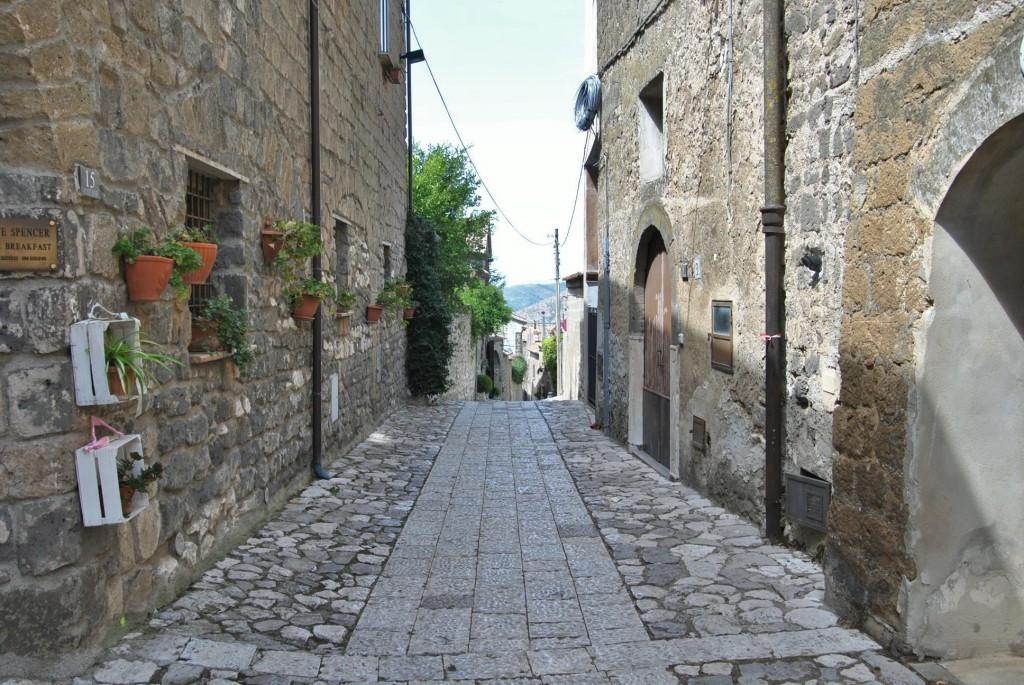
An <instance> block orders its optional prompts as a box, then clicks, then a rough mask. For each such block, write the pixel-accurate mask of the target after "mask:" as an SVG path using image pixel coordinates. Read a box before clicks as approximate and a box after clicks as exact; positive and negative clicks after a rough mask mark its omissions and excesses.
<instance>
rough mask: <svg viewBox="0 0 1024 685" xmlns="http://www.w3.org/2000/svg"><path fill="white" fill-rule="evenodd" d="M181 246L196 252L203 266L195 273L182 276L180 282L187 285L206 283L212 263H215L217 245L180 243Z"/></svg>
mask: <svg viewBox="0 0 1024 685" xmlns="http://www.w3.org/2000/svg"><path fill="white" fill-rule="evenodd" d="M182 245H184V246H185V247H190V248H192V249H193V250H195V251H196V252H198V253H199V256H200V257H202V258H203V265H202V266H201V267H200V268H198V269H196V270H195V271H190V272H188V273H187V274H182V275H181V280H182V281H184V282H185V283H186V284H187V285H202V284H203V283H206V279H207V278H209V276H210V272H211V271H213V263H214V262H215V261H217V244H216V243H182Z"/></svg>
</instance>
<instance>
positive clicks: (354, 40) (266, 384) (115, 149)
mask: <svg viewBox="0 0 1024 685" xmlns="http://www.w3.org/2000/svg"><path fill="white" fill-rule="evenodd" d="M316 5H317V4H316V3H309V4H307V3H304V2H286V3H259V2H250V1H248V0H236V1H232V2H227V1H223V2H207V1H205V0H183V1H181V2H174V3H164V2H155V1H154V0H137V1H133V2H126V1H121V0H115V1H113V2H109V3H106V2H105V3H72V2H64V1H62V0H16V1H15V2H11V3H5V4H4V5H3V7H0V64H2V68H0V102H2V106H0V111H2V115H0V117H2V126H0V227H2V228H3V229H4V230H6V233H4V236H5V238H6V239H7V240H6V243H5V244H0V466H2V468H0V664H2V665H0V675H13V674H24V673H26V672H33V671H39V672H42V671H53V670H54V669H55V668H65V669H73V668H74V666H75V663H74V662H75V657H76V656H83V657H84V655H86V654H87V653H88V651H89V649H90V648H93V647H96V646H97V645H98V644H99V642H100V641H101V640H102V639H104V638H105V637H107V636H109V635H110V634H111V632H112V631H116V630H118V629H119V627H118V626H119V623H121V618H122V617H123V616H128V617H131V616H133V615H136V614H141V613H143V612H145V611H147V610H149V609H151V608H152V607H154V606H156V605H158V604H159V603H160V602H161V601H162V600H163V599H165V598H167V597H169V596H170V593H172V592H173V591H174V590H175V589H176V588H179V587H181V586H182V585H183V584H185V583H187V582H188V581H189V580H190V579H191V578H193V577H195V576H196V575H197V573H198V572H199V571H200V570H201V569H202V568H203V566H204V564H207V563H208V562H209V560H211V559H213V558H215V556H216V554H217V552H218V548H220V547H222V546H223V545H225V544H228V543H230V542H231V541H232V540H233V539H237V538H238V537H239V536H241V535H245V534H246V533H247V532H248V531H250V530H251V529H252V527H253V526H254V525H255V524H256V523H258V522H259V520H260V519H261V518H262V517H263V516H264V515H265V514H266V513H267V511H268V508H270V507H273V506H275V505H276V504H279V503H281V502H283V501H284V499H286V498H287V497H288V496H289V495H290V494H291V493H292V492H294V491H295V489H296V488H297V487H299V486H300V485H301V484H302V483H303V482H304V481H307V480H308V479H309V478H310V472H311V467H310V465H311V460H315V459H317V458H319V457H320V455H319V454H316V451H317V449H318V447H319V449H320V451H322V452H324V453H327V454H328V455H329V454H330V453H331V452H333V451H335V450H339V449H344V448H345V447H346V446H347V445H350V444H353V443H355V442H356V441H357V440H359V439H361V438H363V437H364V436H365V435H366V434H367V433H368V432H369V431H370V430H371V429H372V427H373V426H376V425H377V424H378V422H379V421H380V420H381V419H382V418H383V417H384V416H385V415H387V414H388V413H390V412H391V411H392V409H393V408H394V407H395V406H396V404H397V403H398V402H400V401H403V399H404V397H405V395H406V392H407V391H406V382H405V377H404V373H405V371H404V369H405V364H404V356H405V332H404V329H403V328H402V327H401V326H400V325H399V323H398V318H399V317H385V319H384V320H383V321H381V322H380V323H378V324H369V323H366V322H365V318H364V316H363V314H362V312H363V308H364V307H365V305H366V304H367V303H372V302H373V301H374V298H375V296H376V294H377V292H379V290H380V288H381V285H382V283H383V282H384V280H385V279H388V278H391V277H394V276H397V275H400V274H402V273H404V271H405V258H404V243H403V240H404V238H403V235H404V224H405V215H406V204H405V203H406V164H405V151H406V145H405V141H406V131H405V88H404V86H403V85H400V84H396V83H393V82H392V81H393V80H400V79H401V75H400V74H395V73H393V72H392V73H390V74H389V73H388V67H394V66H398V65H400V61H399V55H400V54H401V53H402V51H403V50H402V46H403V43H404V39H403V19H402V14H401V3H399V2H397V1H394V0H392V2H390V3H389V2H388V1H387V0H380V2H379V3H365V2H337V3H326V4H324V3H321V4H320V8H319V9H316ZM317 15H318V16H317ZM314 38H318V40H319V48H318V49H316V47H315V46H316V41H315V40H314ZM317 61H318V62H319V71H318V72H317V73H318V80H319V85H318V87H317V86H314V85H312V84H311V73H312V69H311V64H316V63H317ZM388 76H390V77H391V79H390V80H389V78H388ZM314 92H315V93H316V94H317V96H318V97H317V98H312V97H311V93H314ZM316 100H319V116H318V115H317V111H316V109H315V108H314V105H315V104H316ZM317 133H318V135H319V146H315V145H314V141H315V140H316V134H317ZM314 149H316V150H317V151H318V152H319V154H318V155H314V154H313V150H314ZM318 158H319V166H318V165H317V164H316V162H317V159H318ZM318 181H319V183H317V182H318ZM315 198H320V199H319V202H317V201H316V200H315ZM315 205H318V206H315ZM318 217H319V218H318ZM279 219H284V220H291V219H299V220H301V219H306V220H310V219H313V220H317V219H318V220H319V223H320V225H321V227H322V236H323V238H324V243H325V250H324V255H323V259H322V267H323V276H324V278H325V279H326V280H327V281H329V282H331V283H332V284H335V285H336V286H337V287H339V288H346V289H348V290H351V291H353V292H354V293H355V294H356V296H357V304H356V309H355V313H353V314H352V315H351V317H349V318H348V319H344V318H340V319H336V318H335V314H334V313H333V312H326V313H322V315H321V319H320V322H319V323H314V324H308V323H296V322H295V321H293V320H292V317H291V310H290V304H289V303H288V302H286V301H285V298H284V297H283V296H282V282H281V278H280V274H279V273H278V271H277V270H276V269H275V267H274V266H272V265H268V264H266V263H265V262H264V258H263V256H262V254H261V250H260V233H261V230H262V229H264V228H267V227H269V226H270V225H271V224H273V223H274V222H275V221H276V220H279ZM186 221H189V222H200V223H210V224H212V225H213V226H214V230H215V232H216V234H217V235H218V236H219V238H220V248H219V254H218V257H217V260H216V265H215V268H214V270H213V273H212V275H211V277H210V279H209V287H208V292H207V296H209V295H210V294H213V293H228V294H230V295H231V296H232V297H233V298H234V301H235V303H236V304H238V305H241V306H242V307H244V309H245V311H246V314H247V319H248V322H249V325H250V327H251V331H250V339H251V341H252V343H253V344H254V345H255V347H256V350H257V352H258V356H257V359H256V362H255V363H254V364H253V365H252V368H251V369H250V372H249V374H248V375H246V376H244V377H243V376H241V375H240V374H239V372H238V369H237V368H236V367H235V366H234V364H233V363H232V362H231V360H230V359H227V358H224V355H192V354H189V353H188V352H187V351H186V346H187V344H188V342H189V336H190V333H189V329H190V326H189V323H190V311H189V307H188V305H187V304H186V303H185V302H183V301H179V300H176V299H174V298H173V297H172V295H171V293H170V291H169V290H168V291H166V292H165V293H164V294H163V296H162V299H161V300H159V301H156V302H151V303H137V302H131V301H128V300H127V296H126V288H125V283H124V280H123V278H122V274H121V265H120V264H119V261H118V260H116V259H115V257H114V256H113V255H112V253H111V245H112V244H113V242H114V240H115V239H116V238H117V237H118V235H123V234H124V233H126V232H128V231H130V230H133V229H135V228H138V227H140V226H149V227H152V229H153V230H154V231H155V233H156V234H157V235H159V236H163V235H166V234H167V232H168V231H169V230H171V228H172V227H174V226H180V225H182V224H184V223H185V222H186ZM38 226H43V227H46V226H49V232H48V233H47V232H46V230H44V231H43V232H44V233H45V234H46V235H43V234H40V236H41V237H38V240H39V241H40V244H42V246H43V247H42V249H43V250H44V252H45V254H46V255H47V259H45V260H44V262H43V263H41V264H31V263H29V264H26V263H25V258H24V257H25V250H24V249H21V248H19V247H18V245H16V244H14V243H16V242H18V241H13V242H12V241H11V240H10V238H11V236H13V235H15V234H16V232H19V231H22V230H23V229H25V228H26V227H28V228H34V227H38ZM211 291H212V292H211ZM193 295H195V293H193ZM95 304H99V305H102V307H103V308H105V309H106V310H109V311H111V312H115V313H117V312H126V313H127V314H128V315H130V316H131V317H137V318H138V319H139V320H140V322H141V335H142V337H143V338H145V339H147V340H152V341H155V342H157V343H161V344H163V345H164V346H165V351H167V352H168V353H169V354H171V355H173V356H174V357H176V358H177V359H178V360H180V361H181V362H183V366H182V367H180V368H178V367H174V368H173V369H172V371H171V372H168V373H164V374H161V375H162V379H161V380H163V381H164V382H162V383H161V384H160V385H159V386H158V387H154V388H151V389H150V392H148V393H147V394H146V396H145V398H144V402H143V404H142V408H141V412H140V413H138V414H136V411H135V409H136V407H135V403H134V402H131V403H122V404H114V405H106V406H78V404H77V400H78V399H79V396H78V394H77V393H76V388H75V384H74V382H73V373H72V358H71V355H70V354H69V327H70V326H71V325H72V324H73V323H75V322H78V321H82V320H85V319H86V318H87V317H88V315H89V312H90V310H92V309H93V305H95ZM318 329H319V334H320V337H322V345H319V347H320V348H321V349H322V355H321V359H320V370H319V377H318V378H314V373H316V369H317V366H316V365H315V364H314V355H313V349H314V348H315V347H317V346H318V343H317V342H316V337H317V336H316V334H317V332H318ZM321 389H322V393H321V394H322V398H323V400H322V403H321V402H319V401H314V397H317V400H319V396H321V395H318V394H317V391H318V390H321ZM318 404H319V405H320V410H321V411H320V416H319V417H316V418H318V419H320V421H319V423H320V424H322V426H321V430H320V434H319V435H314V433H313V426H314V425H316V423H317V422H314V416H313V408H314V407H315V406H317V405H318ZM92 415H95V416H99V417H101V418H103V419H104V420H105V421H106V422H107V423H109V424H111V425H113V426H115V427H117V428H119V429H121V430H123V431H125V432H128V433H135V434H138V435H139V436H140V439H141V446H142V450H143V453H144V456H145V459H146V462H147V463H153V462H159V463H161V464H162V465H163V467H164V475H163V477H162V478H161V480H160V481H159V484H158V485H157V486H156V487H155V488H153V490H152V493H151V495H152V497H151V500H150V502H149V505H148V506H147V507H146V508H145V509H144V510H142V512H141V513H139V514H138V515H137V516H135V517H134V518H132V519H131V520H130V521H129V522H127V523H123V524H120V525H101V526H95V527H91V526H90V527H84V526H83V524H82V513H81V511H80V505H79V492H78V490H79V489H78V483H77V481H76V474H75V450H76V448H79V447H82V446H83V445H84V444H86V443H87V442H89V436H88V426H89V421H90V416H92ZM318 443H319V445H318ZM324 463H327V461H326V459H325V462H324ZM54 654H61V655H63V658H62V659H61V660H54V659H52V658H51V657H52V655H54Z"/></svg>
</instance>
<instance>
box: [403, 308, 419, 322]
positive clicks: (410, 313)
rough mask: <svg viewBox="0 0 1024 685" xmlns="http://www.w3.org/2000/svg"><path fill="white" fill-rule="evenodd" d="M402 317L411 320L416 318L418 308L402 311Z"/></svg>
mask: <svg viewBox="0 0 1024 685" xmlns="http://www.w3.org/2000/svg"><path fill="white" fill-rule="evenodd" d="M402 316H403V317H404V318H405V319H411V318H412V317H414V316H416V308H415V307H406V308H405V309H403V310H402Z"/></svg>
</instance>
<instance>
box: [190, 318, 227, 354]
mask: <svg viewBox="0 0 1024 685" xmlns="http://www.w3.org/2000/svg"><path fill="white" fill-rule="evenodd" d="M219 327H220V321H193V322H192V340H191V342H189V344H188V351H189V352H199V353H205V352H217V351H218V350H222V349H224V344H223V343H221V341H220V338H219V337H218V336H217V329H218V328H219Z"/></svg>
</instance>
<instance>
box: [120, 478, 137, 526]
mask: <svg viewBox="0 0 1024 685" xmlns="http://www.w3.org/2000/svg"><path fill="white" fill-rule="evenodd" d="M117 490H118V493H119V494H120V495H121V515H122V516H123V517H124V518H128V517H129V516H131V513H132V498H133V497H135V488H133V487H131V486H130V485H119V486H117Z"/></svg>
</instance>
